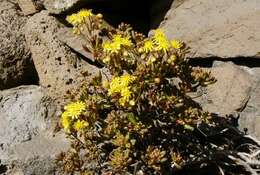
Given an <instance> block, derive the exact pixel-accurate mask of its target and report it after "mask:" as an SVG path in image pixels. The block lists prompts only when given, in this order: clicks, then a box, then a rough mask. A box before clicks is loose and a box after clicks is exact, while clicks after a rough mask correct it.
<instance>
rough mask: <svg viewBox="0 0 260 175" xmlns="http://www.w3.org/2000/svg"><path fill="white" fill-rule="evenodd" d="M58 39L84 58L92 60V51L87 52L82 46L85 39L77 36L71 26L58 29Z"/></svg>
mask: <svg viewBox="0 0 260 175" xmlns="http://www.w3.org/2000/svg"><path fill="white" fill-rule="evenodd" d="M57 36H58V39H59V40H60V41H62V42H63V43H64V44H66V45H67V46H68V47H70V48H71V49H72V50H73V51H75V52H77V53H79V54H81V55H82V56H84V57H85V58H87V59H89V60H91V61H92V62H94V61H95V60H94V57H93V55H92V53H90V52H87V51H86V50H85V49H84V48H83V47H82V46H84V45H85V44H86V41H85V40H84V39H83V38H82V37H80V36H78V35H75V34H73V32H72V28H67V27H64V28H62V29H60V30H59V31H58V33H57Z"/></svg>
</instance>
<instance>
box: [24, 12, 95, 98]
mask: <svg viewBox="0 0 260 175" xmlns="http://www.w3.org/2000/svg"><path fill="white" fill-rule="evenodd" d="M62 27H64V26H63V25H62V24H60V23H59V22H58V21H57V20H56V19H55V18H54V17H52V16H49V15H48V12H47V11H41V12H40V13H38V14H35V15H34V16H33V17H31V18H30V19H29V20H28V23H27V24H26V32H25V35H26V41H27V43H28V46H29V47H30V50H31V52H32V57H33V61H34V64H35V68H36V70H37V72H38V76H39V83H40V85H41V86H43V87H47V88H48V89H49V92H50V95H51V96H52V97H57V98H60V97H62V98H63V96H64V95H65V94H66V92H67V91H68V90H72V89H74V88H77V87H78V86H79V85H81V84H82V81H85V80H86V81H87V79H88V78H90V77H88V78H85V77H84V76H83V75H82V72H88V73H89V74H91V75H94V74H96V73H97V72H98V71H99V69H98V68H97V67H96V66H93V65H90V64H89V63H87V62H86V61H84V60H82V59H80V58H79V57H78V56H77V55H76V54H74V53H73V52H72V50H71V49H70V48H69V47H67V46H66V45H65V44H64V43H63V42H61V41H60V40H59V39H58V37H57V33H58V31H59V30H60V29H62Z"/></svg>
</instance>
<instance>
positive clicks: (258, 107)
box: [239, 66, 260, 140]
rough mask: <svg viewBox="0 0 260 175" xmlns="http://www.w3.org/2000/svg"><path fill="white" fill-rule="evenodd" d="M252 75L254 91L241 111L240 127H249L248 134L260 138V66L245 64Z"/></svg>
mask: <svg viewBox="0 0 260 175" xmlns="http://www.w3.org/2000/svg"><path fill="white" fill-rule="evenodd" d="M243 67H244V68H245V70H247V71H248V72H249V73H250V74H251V76H252V77H254V78H255V81H254V83H252V84H251V85H252V92H251V95H250V99H249V101H248V103H247V105H246V107H245V109H244V110H243V111H242V112H241V113H240V118H239V128H240V129H241V130H243V129H244V128H247V130H248V134H250V135H252V136H255V137H256V138H258V139H259V140H260V77H259V74H260V68H259V67H248V66H243Z"/></svg>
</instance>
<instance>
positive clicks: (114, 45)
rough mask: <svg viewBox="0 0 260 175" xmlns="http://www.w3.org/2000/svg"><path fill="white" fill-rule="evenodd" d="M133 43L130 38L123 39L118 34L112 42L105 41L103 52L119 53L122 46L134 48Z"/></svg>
mask: <svg viewBox="0 0 260 175" xmlns="http://www.w3.org/2000/svg"><path fill="white" fill-rule="evenodd" d="M132 45H133V43H132V41H131V40H130V37H122V36H121V35H119V34H116V35H114V36H113V38H112V42H111V41H105V42H104V43H103V50H104V51H105V52H107V53H118V52H119V51H120V50H121V46H128V47H130V46H132Z"/></svg>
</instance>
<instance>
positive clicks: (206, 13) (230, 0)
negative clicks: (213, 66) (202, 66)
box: [160, 0, 260, 58]
mask: <svg viewBox="0 0 260 175" xmlns="http://www.w3.org/2000/svg"><path fill="white" fill-rule="evenodd" d="M259 18H260V1H258V0H215V1H212V0H211V1H209V0H185V1H184V2H183V3H182V4H181V5H179V6H178V7H177V8H176V7H175V6H174V7H173V8H172V9H171V10H169V12H168V13H167V15H166V17H165V20H164V21H163V22H162V23H161V25H160V27H161V28H163V29H164V30H165V31H166V33H167V35H168V37H169V38H170V39H180V40H183V41H184V42H185V43H187V44H188V46H190V47H191V52H190V54H189V57H191V58H208V57H218V58H234V57H254V58H259V57H260V54H259V48H260V30H259V28H260V20H259Z"/></svg>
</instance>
